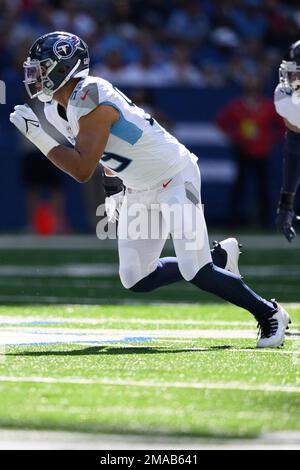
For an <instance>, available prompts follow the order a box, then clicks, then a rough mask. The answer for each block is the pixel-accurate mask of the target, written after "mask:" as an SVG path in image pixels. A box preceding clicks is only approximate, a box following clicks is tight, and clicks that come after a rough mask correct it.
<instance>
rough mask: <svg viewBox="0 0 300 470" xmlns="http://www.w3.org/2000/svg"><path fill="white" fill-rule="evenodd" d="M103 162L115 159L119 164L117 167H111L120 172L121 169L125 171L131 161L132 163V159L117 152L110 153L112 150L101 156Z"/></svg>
mask: <svg viewBox="0 0 300 470" xmlns="http://www.w3.org/2000/svg"><path fill="white" fill-rule="evenodd" d="M101 160H102V161H103V162H108V161H109V160H114V161H116V162H118V163H119V165H118V166H117V167H115V168H112V167H110V166H109V168H110V169H111V170H113V171H115V172H116V173H120V172H121V171H124V170H125V168H127V167H128V165H129V163H131V161H132V160H130V158H126V157H122V156H121V155H117V154H116V153H110V152H105V153H104V154H103V156H102V158H101Z"/></svg>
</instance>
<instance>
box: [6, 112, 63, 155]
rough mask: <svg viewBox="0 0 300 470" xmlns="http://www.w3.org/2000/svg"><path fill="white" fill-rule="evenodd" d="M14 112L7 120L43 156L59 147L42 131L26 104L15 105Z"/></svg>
mask: <svg viewBox="0 0 300 470" xmlns="http://www.w3.org/2000/svg"><path fill="white" fill-rule="evenodd" d="M14 109H15V110H14V112H13V113H11V114H10V117H9V120H10V122H12V123H13V124H14V125H15V126H16V127H17V128H18V129H19V131H20V132H21V133H22V134H23V135H24V136H25V137H27V139H29V140H30V141H31V142H32V143H33V144H34V145H36V146H37V147H38V148H39V149H40V150H41V152H43V154H44V155H46V156H47V155H48V153H49V152H50V150H52V149H53V148H54V147H57V146H58V145H59V143H58V142H56V140H54V139H52V137H50V136H49V135H48V134H47V133H46V132H45V131H44V130H43V129H42V126H41V123H40V120H39V118H38V117H37V115H36V114H35V113H34V112H33V111H32V109H31V108H30V107H29V106H28V105H27V104H21V105H17V106H15V108H14Z"/></svg>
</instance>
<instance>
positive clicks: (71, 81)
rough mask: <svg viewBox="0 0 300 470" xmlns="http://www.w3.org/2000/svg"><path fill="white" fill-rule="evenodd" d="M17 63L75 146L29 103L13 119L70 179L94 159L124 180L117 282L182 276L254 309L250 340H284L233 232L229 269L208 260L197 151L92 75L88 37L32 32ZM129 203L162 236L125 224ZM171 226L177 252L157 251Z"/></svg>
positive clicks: (276, 308) (147, 285)
mask: <svg viewBox="0 0 300 470" xmlns="http://www.w3.org/2000/svg"><path fill="white" fill-rule="evenodd" d="M24 71H25V79H24V83H25V87H26V89H27V91H28V94H29V96H30V98H38V99H40V100H41V101H43V102H45V115H46V118H47V119H48V121H49V122H50V123H52V124H53V126H54V127H56V129H58V130H59V131H60V132H61V133H62V134H63V135H64V136H66V137H67V139H68V140H69V141H70V142H71V143H72V144H73V146H74V147H73V148H69V147H67V146H64V145H59V144H58V142H56V141H55V140H54V139H53V138H52V137H51V136H50V135H48V134H47V133H46V132H45V131H44V130H43V129H42V127H41V124H40V121H39V118H38V117H37V116H36V115H35V113H34V112H33V111H32V110H31V108H30V107H29V106H27V105H18V106H15V111H14V112H13V113H12V114H11V115H10V120H11V122H12V123H13V124H14V125H15V126H16V127H17V128H18V129H19V130H20V131H21V132H22V134H24V135H25V136H26V137H27V138H28V139H29V140H31V142H33V143H34V144H35V145H36V146H37V147H38V148H39V149H40V150H41V152H42V153H43V154H44V155H45V156H46V157H47V158H48V159H49V160H50V161H51V162H52V163H53V164H54V165H56V166H57V167H58V168H60V169H61V170H62V171H64V172H66V173H67V174H69V175H70V176H72V177H73V178H75V179H76V180H77V181H79V182H81V183H83V182H85V181H88V179H89V178H90V177H91V175H92V174H93V173H94V171H95V169H96V168H97V167H98V164H99V160H100V161H101V164H102V165H103V167H104V169H105V172H106V173H107V174H109V175H111V174H114V175H118V177H119V179H120V180H121V181H122V183H124V185H125V187H126V192H125V196H126V204H125V198H124V201H123V203H122V204H121V208H120V214H119V224H118V250H119V260H120V268H119V274H120V279H121V282H122V284H123V286H124V287H125V288H126V289H130V290H131V291H133V292H148V291H151V290H153V289H156V288H158V287H161V286H164V285H167V284H170V283H174V282H177V281H179V280H182V279H185V280H186V281H189V282H191V283H192V284H194V285H195V286H196V287H198V288H200V289H203V290H205V291H208V292H211V293H213V294H215V295H217V296H219V297H221V298H222V299H225V300H227V301H229V302H232V303H233V304H235V305H238V306H240V307H243V308H244V309H246V310H248V311H249V312H251V313H252V314H253V316H254V317H255V318H256V320H257V321H258V324H259V326H260V334H259V338H258V342H257V347H261V348H264V347H278V346H281V345H282V344H283V342H284V338H285V329H286V327H287V325H288V322H289V316H288V314H287V312H286V311H285V310H284V309H283V308H282V307H281V306H280V305H278V304H277V303H276V302H275V301H269V300H266V299H264V298H262V297H260V296H259V295H257V294H256V293H255V292H253V291H252V290H251V289H250V288H249V287H247V285H246V284H245V283H244V282H243V280H242V279H241V276H240V275H239V273H238V268H237V260H238V254H239V249H238V246H237V242H236V240H235V239H229V240H226V241H225V242H223V246H222V243H221V245H217V247H216V249H215V250H214V252H213V258H214V259H215V260H217V258H218V257H219V261H220V262H219V264H221V263H222V262H223V265H224V260H223V261H221V259H222V256H221V255H222V252H223V254H224V253H226V255H227V260H226V264H227V268H228V269H231V270H232V271H235V272H236V274H234V273H233V272H229V271H227V270H225V269H222V268H221V267H219V266H217V265H216V264H214V263H213V262H212V261H213V260H212V255H211V252H210V247H209V242H208V234H207V228H206V223H205V219H204V215H203V211H202V206H201V197H200V186H201V180H200V172H199V167H198V164H197V157H196V156H195V155H194V154H192V153H191V152H189V150H188V149H187V148H186V147H185V146H184V145H183V144H181V143H180V142H179V141H178V140H177V139H176V138H175V137H174V136H172V135H171V134H169V133H168V132H167V131H166V130H165V129H164V128H163V127H161V126H160V125H159V124H158V123H157V122H156V121H155V120H154V119H153V118H152V117H151V116H150V115H149V114H147V113H145V112H144V110H143V109H141V108H139V107H137V106H136V105H135V104H134V103H133V102H132V101H131V100H130V99H128V97H127V96H125V95H124V94H123V93H122V92H121V91H119V90H118V89H117V88H116V87H115V86H113V85H112V84H111V83H109V82H107V81H106V80H103V79H102V78H99V77H92V76H89V54H88V48H87V45H86V44H85V43H84V41H82V40H81V39H80V38H79V37H77V36H75V35H73V34H70V33H66V32H53V33H49V34H46V35H44V36H42V37H40V38H39V39H37V41H36V42H35V43H34V44H33V45H32V47H31V49H30V51H29V56H28V58H27V60H26V61H25V63H24ZM115 186H116V187H115V189H114V191H117V193H120V192H121V191H119V189H121V186H120V185H118V184H116V185H115ZM118 186H119V187H118ZM111 194H112V193H111ZM110 197H111V196H110ZM135 204H137V205H139V207H140V211H141V214H142V216H144V217H145V220H148V219H150V220H151V219H152V215H154V213H156V214H155V215H156V216H157V218H155V220H156V221H157V220H158V222H156V223H159V225H160V226H161V228H162V236H161V237H151V236H149V237H148V238H144V237H136V236H135V235H133V236H132V235H131V234H130V233H128V230H127V228H128V226H129V224H130V221H131V218H132V217H133V216H132V211H131V209H132V208H133V207H134V205H135ZM174 205H175V206H176V207H177V208H178V207H179V208H184V209H188V214H189V217H188V218H186V217H185V212H187V210H186V211H185V210H183V211H182V213H181V215H180V213H179V215H178V213H177V214H176V217H173V218H172V220H170V217H169V216H170V213H169V212H170V211H169V209H170V207H173V206H174ZM183 219H187V220H183ZM151 228H156V227H151ZM169 234H171V235H172V239H173V244H174V248H175V253H176V258H175V257H168V258H160V254H161V252H162V249H163V246H164V244H165V241H166V238H167V237H168V235H169Z"/></svg>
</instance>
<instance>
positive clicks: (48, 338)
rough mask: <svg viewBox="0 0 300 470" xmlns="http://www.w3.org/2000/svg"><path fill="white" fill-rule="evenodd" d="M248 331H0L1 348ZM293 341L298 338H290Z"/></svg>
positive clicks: (229, 335) (247, 335)
mask: <svg viewBox="0 0 300 470" xmlns="http://www.w3.org/2000/svg"><path fill="white" fill-rule="evenodd" d="M256 336H257V335H256V331H255V330H254V329H253V330H247V329H196V328H194V329H190V330H182V329H173V330H172V329H159V330H158V329H152V330H151V329H147V330H144V329H142V330H141V329H120V328H118V329H111V328H109V329H108V328H107V329H99V328H92V329H91V328H85V329H82V328H81V329H80V328H64V327H50V328H47V327H42V326H38V325H37V326H36V327H35V328H31V327H30V326H27V327H26V328H24V326H19V325H17V326H16V325H15V326H7V327H5V328H2V329H1V330H0V346H12V345H15V346H17V345H18V346H22V345H24V346H25V345H46V344H104V343H108V342H116V341H117V342H129V341H151V340H155V339H159V338H160V339H163V338H164V339H169V340H171V339H174V340H180V339H255V338H256ZM290 339H293V340H294V341H295V340H296V341H297V340H300V336H290Z"/></svg>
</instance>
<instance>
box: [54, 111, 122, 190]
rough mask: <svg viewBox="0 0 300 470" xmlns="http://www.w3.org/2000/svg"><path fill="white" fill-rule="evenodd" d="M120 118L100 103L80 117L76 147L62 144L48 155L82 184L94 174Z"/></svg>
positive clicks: (116, 112) (115, 112)
mask: <svg viewBox="0 0 300 470" xmlns="http://www.w3.org/2000/svg"><path fill="white" fill-rule="evenodd" d="M118 119H119V113H118V111H117V110H116V109H114V108H113V107H111V106H105V105H102V106H98V107H97V108H96V109H94V110H93V111H92V112H90V113H89V114H87V115H86V116H82V117H81V118H80V120H79V133H78V136H77V138H76V145H75V147H74V149H71V148H69V147H66V146H64V145H59V146H57V147H54V148H53V149H52V150H50V152H49V153H48V155H47V157H48V158H49V160H51V162H52V163H54V165H56V166H57V167H58V168H60V169H61V170H63V171H64V172H65V173H68V174H69V175H70V176H72V177H73V178H75V179H76V180H77V181H79V182H80V183H84V182H86V181H88V180H89V179H90V178H91V176H92V175H93V173H94V171H95V168H96V166H97V164H98V163H99V159H100V157H101V155H102V154H103V152H104V149H105V146H106V143H107V140H108V137H109V133H110V128H111V126H112V125H113V124H114V123H115V122H117V120H118Z"/></svg>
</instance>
